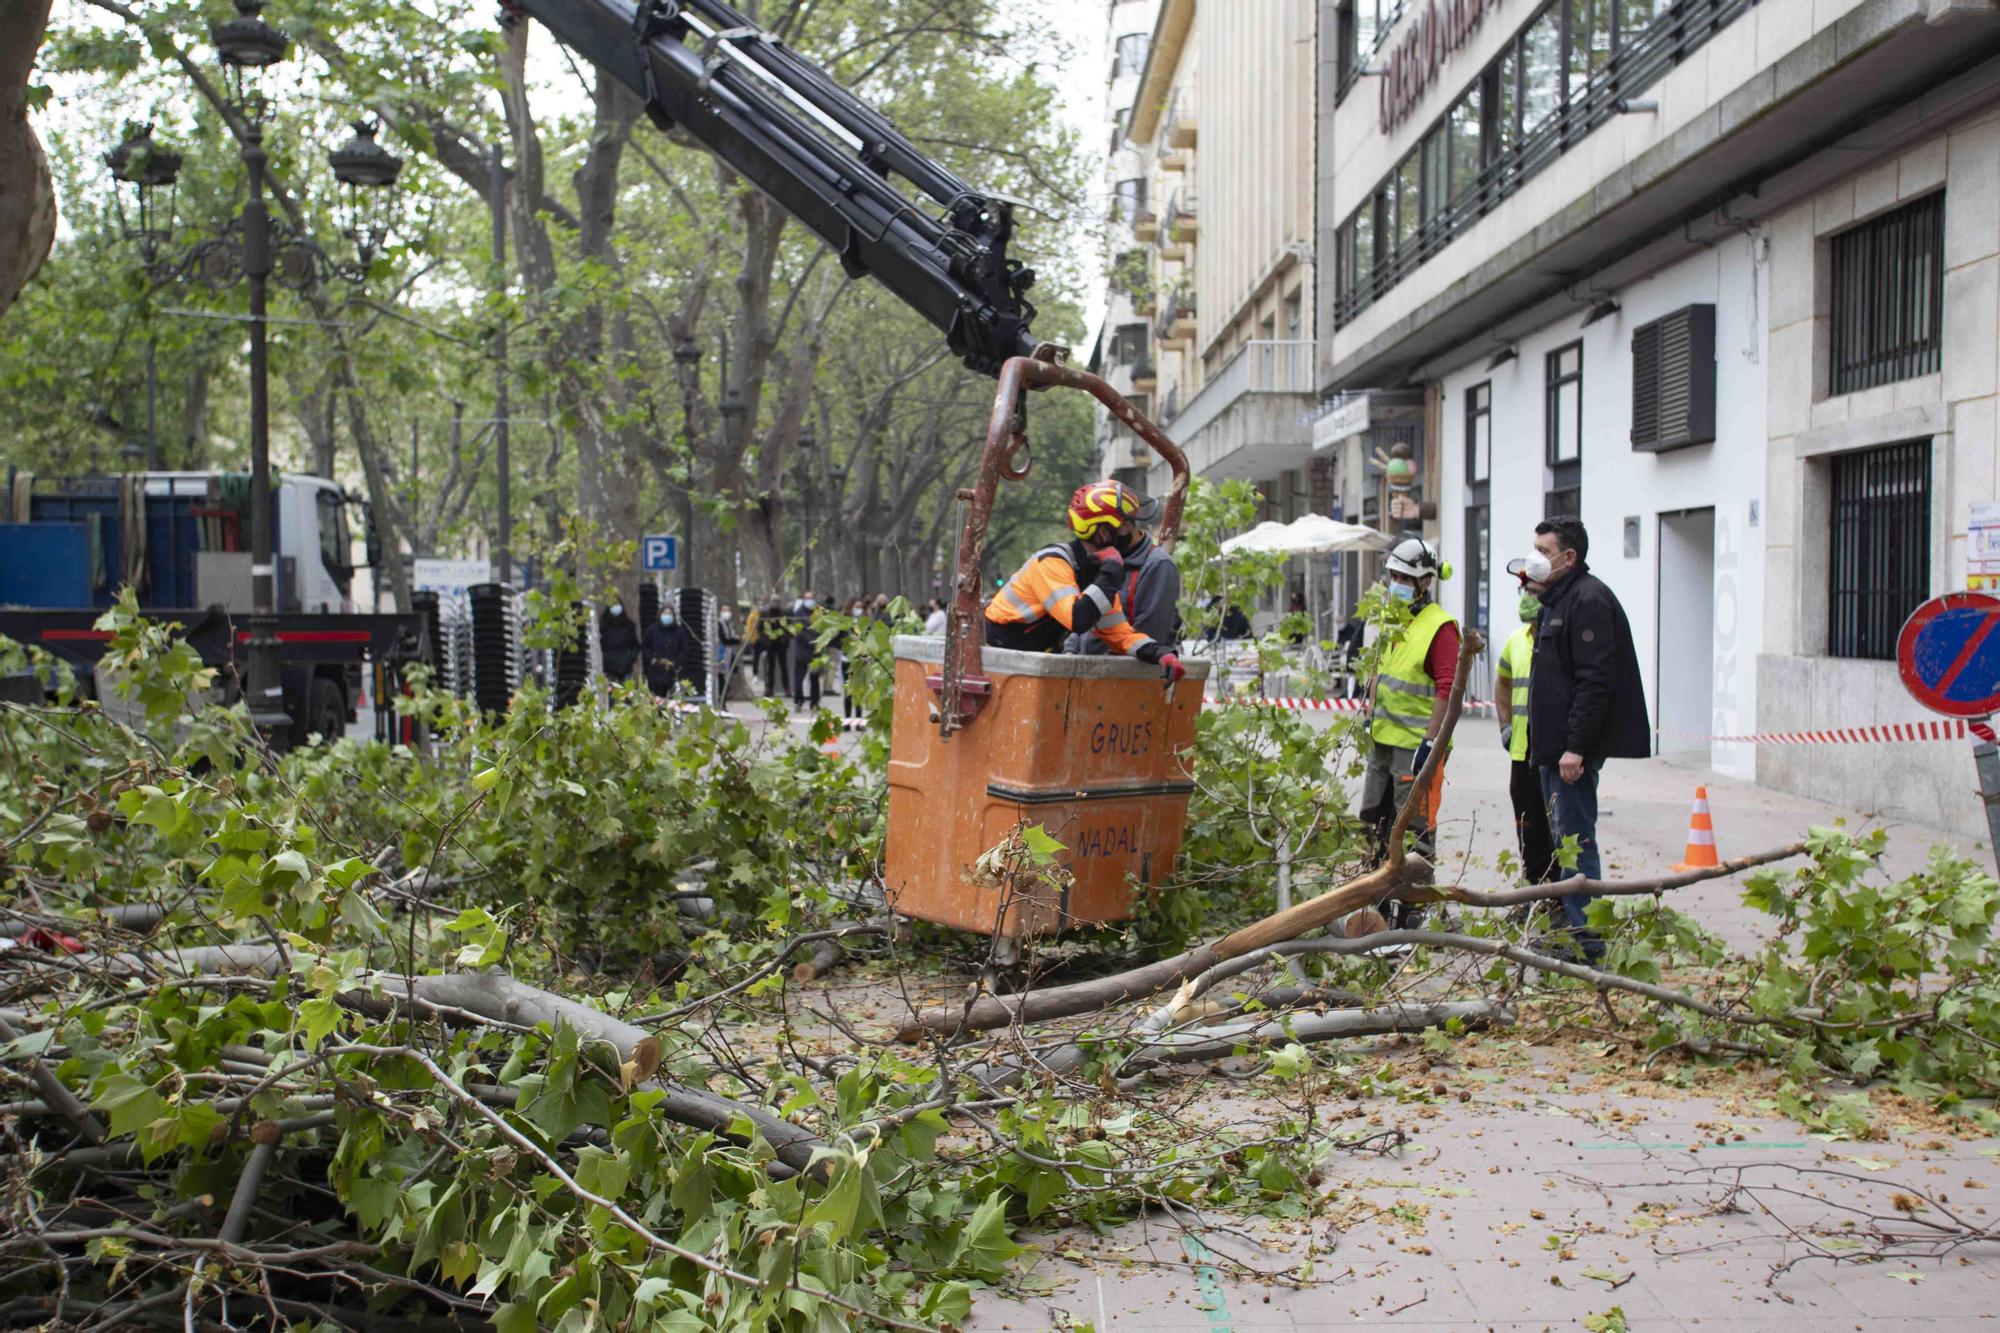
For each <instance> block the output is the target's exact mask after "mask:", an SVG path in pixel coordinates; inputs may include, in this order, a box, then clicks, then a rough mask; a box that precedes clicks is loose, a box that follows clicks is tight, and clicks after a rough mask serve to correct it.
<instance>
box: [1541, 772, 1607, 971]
mask: <svg viewBox="0 0 2000 1333" xmlns="http://www.w3.org/2000/svg"><path fill="white" fill-rule="evenodd" d="M1603 767H1604V761H1603V760H1602V759H1592V760H1588V761H1586V762H1585V763H1584V766H1583V774H1582V776H1580V777H1579V778H1577V780H1576V781H1575V782H1564V781H1563V776H1562V770H1561V769H1560V768H1558V767H1556V766H1555V765H1554V764H1543V765H1542V766H1541V774H1542V803H1543V804H1544V805H1546V806H1547V807H1548V811H1549V837H1550V840H1551V841H1552V842H1554V843H1555V846H1556V849H1557V851H1558V852H1560V850H1561V849H1562V845H1563V841H1564V840H1565V839H1567V838H1572V837H1573V838H1575V839H1576V868H1575V869H1574V870H1563V869H1561V868H1560V867H1558V868H1557V877H1558V878H1559V879H1574V878H1576V877H1577V876H1579V875H1581V876H1583V877H1584V878H1586V879H1602V878H1604V862H1603V860H1602V858H1600V857H1599V856H1598V854H1597V774H1598V772H1599V770H1601V769H1602V768H1603ZM1596 898H1597V895H1596V894H1594V893H1571V894H1566V895H1564V897H1563V899H1562V909H1563V919H1564V920H1566V921H1567V922H1569V927H1570V931H1571V932H1572V933H1573V934H1574V935H1575V936H1576V938H1577V941H1578V942H1579V943H1580V944H1582V945H1583V951H1584V953H1585V954H1587V955H1588V956H1590V957H1591V958H1592V959H1595V958H1597V957H1598V956H1599V955H1601V954H1602V953H1603V952H1604V942H1603V941H1602V940H1599V939H1598V938H1597V937H1596V936H1595V935H1594V934H1592V933H1591V932H1590V931H1589V930H1588V929H1586V927H1585V919H1584V912H1585V910H1586V909H1587V908H1588V907H1589V906H1590V904H1591V903H1592V902H1594V901H1595V900H1596Z"/></svg>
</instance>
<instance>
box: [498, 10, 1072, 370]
mask: <svg viewBox="0 0 2000 1333" xmlns="http://www.w3.org/2000/svg"><path fill="white" fill-rule="evenodd" d="M508 7H509V8H510V9H512V10H515V11H518V12H519V13H524V14H527V15H529V16H532V17H533V18H536V19H539V20H540V21H541V22H542V23H543V24H544V25H545V26H546V27H547V28H548V29H549V30H550V31H551V32H553V33H554V34H555V35H556V36H557V37H558V38H560V39H561V40H562V41H563V42H565V43H566V44H568V45H569V46H570V47H571V48H572V49H573V50H575V51H576V52H577V54H579V55H581V56H582V57H584V58H585V59H586V60H588V61H590V62H591V63H592V64H594V65H595V66H597V67H598V68H599V69H600V70H602V71H604V72H605V73H607V74H609V75H610V76H611V77H612V78H615V79H617V80H618V81H619V82H621V83H623V84H625V85H626V86H627V87H629V88H631V89H632V90H633V91H634V92H636V93H638V94H639V96H640V97H641V98H643V99H644V101H645V104H646V111H647V114H648V115H650V116H651V117H652V119H653V122H654V123H655V124H656V125H658V126H659V127H660V128H662V129H666V128H669V127H671V126H673V125H679V126H681V127H682V128H683V129H685V130H686V131H687V132H688V133H689V134H690V135H692V136H693V137H694V138H696V139H698V140H700V141H701V142H702V143H703V144H704V145H706V146H707V147H708V148H709V149H710V150H711V151H712V152H714V153H715V154H716V156H718V157H720V158H721V159H722V160H723V161H724V162H726V163H727V164H728V165H729V166H730V167H731V168H733V169H734V170H735V171H736V172H738V173H739V174H740V175H742V176H743V177H744V178H745V179H747V180H749V181H750V182H751V183H752V184H754V185H756V186H757V187H758V188H759V189H761V190H762V191H764V193H766V194H768V195H770V196H771V197H772V198H773V199H775V200H776V201H777V202H778V203H779V204H780V205H782V206H783V207H784V209H785V210H786V211H787V212H789V213H790V214H791V215H792V216H793V217H795V218H797V219H798V220H799V221H800V222H801V223H803V224H805V226H806V227H808V228H809V229H810V230H811V231H812V232H813V233H814V234H815V235H817V236H819V237H820V238H821V239H822V240H824V241H825V242H826V243H827V244H828V245H829V246H831V247H832V248H833V250H834V251H835V253H837V254H838V255H839V256H840V260H841V263H842V265H843V266H845V268H846V270H847V272H848V273H849V274H850V275H852V276H855V277H859V276H861V275H862V274H864V273H869V274H873V275H874V276H875V277H876V278H877V279H879V280H880V281H881V282H882V284H883V285H884V286H886V287H887V288H888V289H889V290H890V291H892V292H894V293H895V294H896V295H897V296H898V297H900V298H902V300H903V301H904V302H905V303H907V304H908V305H909V306H911V307H912V308H914V309H915V310H917V311H918V312H919V313H920V314H922V315H923V316H924V318H926V319H928V320H929V321H930V322H931V323H933V324H935V325H936V326H937V327H938V328H939V329H940V330H941V331H943V333H944V335H945V338H946V339H947V340H948V342H949V343H950V345H951V349H952V351H953V352H955V353H956V354H958V355H959V356H960V357H961V358H963V359H964V361H965V364H966V365H968V366H970V367H972V368H973V369H975V370H979V371H983V372H984V373H986V374H989V375H994V374H998V373H999V370H1000V366H1001V363H1002V362H1004V361H1006V360H1007V358H1009V357H1013V356H1029V355H1032V354H1033V353H1034V351H1035V348H1036V343H1035V340H1034V338H1033V336H1032V334H1031V333H1030V331H1029V325H1030V323H1031V322H1032V321H1033V320H1034V317H1035V308H1034V306H1033V305H1031V304H1029V302H1028V300H1027V297H1026V292H1027V290H1028V288H1029V286H1030V285H1031V284H1032V283H1033V282H1034V280H1035V274H1034V270H1032V269H1029V268H1027V267H1025V266H1023V265H1022V264H1021V263H1020V262H1019V261H1018V260H1014V259H1010V258H1008V256H1007V245H1008V242H1009V241H1010V240H1012V238H1013V230H1014V218H1013V209H1012V206H1011V204H1010V203H1009V202H1008V201H1006V200H1004V199H1001V198H997V197H995V196H992V195H987V194H982V193H980V192H979V191H977V190H974V189H973V188H972V187H971V186H969V185H967V184H965V183H964V182H963V181H961V180H959V179H958V178H957V177H956V176H954V175H952V174H951V173H950V172H949V171H946V170H945V169H944V168H943V167H942V166H940V165H938V163H936V162H934V161H932V160H931V159H930V158H928V157H926V156H925V155H924V154H923V152H921V151H920V150H919V149H918V148H917V146H916V145H915V144H913V143H911V142H910V141H909V140H908V139H906V138H904V137H903V136H902V135H901V134H899V133H898V132H897V131H896V128H895V126H893V125H891V124H890V123H889V121H888V120H887V118H885V117H884V116H883V115H882V114H881V113H880V112H877V111H876V110H874V109H873V108H872V107H869V106H867V105H866V104H864V103H863V102H861V101H860V100H859V99H857V98H855V97H854V96H852V95H851V94H849V93H848V92H847V90H846V89H844V88H842V87H841V86H840V85H838V84H836V83H835V82H834V81H833V80H832V79H830V78H828V77H827V75H826V73H825V71H823V70H821V69H819V68H818V67H817V66H815V65H813V64H811V63H810V62H808V61H805V60H802V59H800V58H799V57H798V56H797V55H795V54H793V53H792V52H791V51H790V50H788V49H787V48H786V47H785V45H784V43H782V42H780V41H778V40H776V39H775V38H773V37H771V36H770V35H769V34H767V33H765V32H764V31H763V30H761V29H759V28H758V27H756V26H755V25H754V24H752V23H751V22H750V21H749V20H748V19H746V18H744V17H743V15H742V14H740V13H738V12H737V11H736V10H735V9H733V8H731V7H730V6H729V5H727V4H724V3H722V0H637V3H633V2H632V0H508ZM891 173H894V175H896V176H900V177H901V178H902V179H904V180H905V181H908V182H909V183H910V184H911V185H912V186H914V187H915V188H916V189H917V190H919V191H921V192H922V193H923V194H924V195H927V196H929V198H930V199H931V200H933V201H935V203H936V204H937V206H938V208H939V210H940V211H941V214H942V216H933V215H932V213H931V212H929V211H927V210H926V209H924V208H921V207H919V206H917V205H916V204H914V203H912V202H911V200H910V199H909V198H908V197H907V196H905V195H904V194H903V193H902V192H901V191H900V190H899V189H898V188H897V187H896V186H895V185H894V184H892V183H891V181H890V179H889V177H890V175H891Z"/></svg>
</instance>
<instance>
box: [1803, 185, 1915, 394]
mask: <svg viewBox="0 0 2000 1333" xmlns="http://www.w3.org/2000/svg"><path fill="white" fill-rule="evenodd" d="M1828 250H1829V252H1830V253H1829V256H1828V258H1829V260H1830V261H1831V265H1832V279H1833V281H1832V289H1833V312H1832V318H1831V327H1830V329H1829V332H1830V335H1831V336H1830V337H1829V338H1828V340H1827V343H1828V350H1829V354H1830V355H1831V357H1832V364H1831V365H1830V367H1829V374H1828V376H1827V384H1828V390H1829V392H1831V393H1836V394H1841V393H1854V392H1856V391H1858V390H1861V389H1872V388H1874V387H1875V386H1876V385H1878V384H1889V383H1892V382H1894V381H1896V380H1907V379H1915V378H1916V377H1917V376H1919V375H1930V374H1934V373H1935V372H1936V371H1937V368H1938V366H1939V364H1940V362H1941V359H1942V353H1943V349H1944V192H1943V191H1942V190H1940V191H1939V192H1938V193H1936V194H1933V195H1927V196H1926V197H1924V198H1922V199H1919V200H1917V201H1916V202H1915V203H1914V204H1906V205H1904V206H1903V207H1902V208H1899V209H1897V210H1896V211H1895V212H1893V213H1884V214H1883V215H1882V216H1881V217H1878V218H1874V219H1871V220H1870V221H1867V222H1864V223H1862V224H1861V225H1860V226H1858V227H1855V228H1852V229H1850V230H1848V231H1844V232H1842V233H1840V234H1839V235H1838V236H1835V237H1834V238H1833V240H1832V242H1831V243H1830V244H1829V246H1828Z"/></svg>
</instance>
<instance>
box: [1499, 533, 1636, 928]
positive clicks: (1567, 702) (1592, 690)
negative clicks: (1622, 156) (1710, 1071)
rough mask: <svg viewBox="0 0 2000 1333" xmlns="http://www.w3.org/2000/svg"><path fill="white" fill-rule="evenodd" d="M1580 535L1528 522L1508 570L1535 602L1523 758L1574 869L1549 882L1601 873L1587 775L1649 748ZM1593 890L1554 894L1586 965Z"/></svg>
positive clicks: (1627, 663) (1621, 618) (1610, 611)
mask: <svg viewBox="0 0 2000 1333" xmlns="http://www.w3.org/2000/svg"><path fill="white" fill-rule="evenodd" d="M1589 556H1590V534H1589V533H1588V532H1586V531H1584V527H1583V523H1582V521H1581V520H1580V519H1578V518H1576V517H1575V516H1574V515H1570V514H1561V515H1558V516H1556V517H1554V518H1545V519H1543V520H1542V521H1541V522H1540V523H1537V524H1536V525H1535V553H1534V554H1533V555H1532V556H1529V557H1527V558H1526V559H1524V560H1523V561H1521V562H1520V568H1519V569H1516V568H1515V566H1514V565H1512V564H1510V565H1509V566H1508V570H1509V572H1510V573H1516V574H1519V575H1522V576H1524V577H1523V582H1524V583H1525V585H1526V586H1527V588H1528V589H1529V591H1531V592H1533V593H1535V594H1536V595H1537V596H1538V597H1539V598H1540V600H1541V603H1542V613H1541V615H1540V617H1538V619H1537V622H1536V627H1535V654H1534V658H1533V659H1532V663H1531V665H1530V670H1529V676H1528V758H1529V760H1530V762H1532V763H1533V764H1534V765H1535V767H1536V768H1537V769H1538V770H1539V773H1540V778H1541V787H1542V803H1543V805H1544V806H1545V807H1546V808H1547V810H1548V814H1549V836H1550V838H1551V839H1552V840H1553V842H1554V843H1555V845H1556V847H1557V848H1558V849H1560V848H1561V846H1562V844H1563V843H1564V842H1566V841H1568V840H1569V839H1570V838H1575V839H1576V849H1577V857H1576V866H1575V868H1574V869H1572V870H1569V871H1567V872H1565V873H1562V874H1559V875H1558V876H1557V878H1558V879H1570V878H1574V877H1576V876H1582V877H1584V878H1586V879H1602V878H1603V877H1604V862H1603V858H1602V856H1601V855H1600V853H1599V849H1598V845H1597V775H1598V773H1599V772H1600V771H1601V770H1602V769H1603V767H1604V761H1605V760H1606V759H1644V758H1645V757H1647V756H1648V755H1650V754H1651V753H1652V752H1653V745H1652V724H1651V722H1650V721H1649V720H1648V714H1647V712H1646V688H1645V682H1644V681H1643V680H1641V679H1640V676H1639V655H1638V653H1637V652H1636V651H1635V650H1634V649H1633V647H1632V626H1631V624H1630V623H1629V622H1628V621H1627V620H1626V619H1625V608H1624V607H1622V606H1620V605H1619V604H1618V597H1617V594H1615V593H1613V592H1612V591H1611V589H1609V588H1607V587H1606V586H1604V583H1603V581H1602V580H1600V579H1599V578H1598V577H1597V576H1596V575H1594V574H1592V573H1591V572H1590V565H1589V563H1588V560H1589ZM1593 898H1594V895H1592V894H1587V893H1571V894H1566V895H1564V897H1563V899H1562V906H1563V917H1564V919H1565V920H1566V921H1567V922H1568V924H1569V930H1570V934H1571V937H1572V939H1573V940H1574V942H1575V944H1576V945H1577V946H1580V947H1581V948H1582V950H1583V953H1584V956H1585V957H1586V958H1588V959H1590V960H1592V961H1593V962H1594V961H1596V960H1597V959H1599V958H1601V957H1603V956H1604V941H1602V940H1601V939H1599V938H1598V937H1597V936H1596V935H1595V934H1593V933H1592V932H1591V931H1590V929H1589V928H1588V925H1587V918H1586V916H1585V913H1586V911H1587V909H1588V908H1589V906H1590V904H1591V902H1592V900H1593Z"/></svg>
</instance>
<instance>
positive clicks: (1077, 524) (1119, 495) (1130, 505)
mask: <svg viewBox="0 0 2000 1333" xmlns="http://www.w3.org/2000/svg"><path fill="white" fill-rule="evenodd" d="M1144 503H1145V502H1144V501H1143V500H1141V499H1140V498H1139V493H1138V492H1137V491H1135V490H1133V489H1132V488H1131V487H1130V486H1127V485H1126V484H1125V483H1123V482H1120V481H1088V482H1085V483H1084V484H1083V485H1081V486H1079V487H1077V488H1076V494H1074V495H1072V496H1070V497H1069V526H1070V528H1071V530H1073V531H1074V532H1075V533H1076V535H1077V536H1079V537H1093V536H1095V535H1097V534H1098V533H1100V532H1102V531H1104V530H1105V529H1107V528H1115V527H1117V526H1118V525H1119V524H1121V523H1126V522H1130V521H1132V520H1135V519H1137V518H1138V517H1139V511H1140V509H1141V508H1142V507H1143V505H1144Z"/></svg>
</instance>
